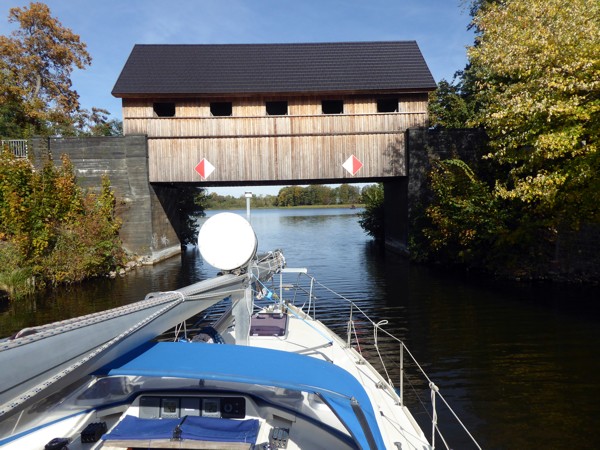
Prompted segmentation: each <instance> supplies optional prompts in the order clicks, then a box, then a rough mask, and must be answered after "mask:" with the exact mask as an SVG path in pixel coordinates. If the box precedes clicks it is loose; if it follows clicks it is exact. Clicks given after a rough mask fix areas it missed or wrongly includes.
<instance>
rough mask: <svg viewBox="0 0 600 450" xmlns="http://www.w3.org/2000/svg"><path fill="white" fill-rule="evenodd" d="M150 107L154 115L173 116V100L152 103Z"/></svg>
mask: <svg viewBox="0 0 600 450" xmlns="http://www.w3.org/2000/svg"><path fill="white" fill-rule="evenodd" d="M152 109H153V110H154V115H155V116H156V117H175V102H159V103H153V104H152Z"/></svg>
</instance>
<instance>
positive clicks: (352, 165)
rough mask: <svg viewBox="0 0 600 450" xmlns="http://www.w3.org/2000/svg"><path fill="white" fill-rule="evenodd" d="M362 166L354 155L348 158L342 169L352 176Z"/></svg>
mask: <svg viewBox="0 0 600 450" xmlns="http://www.w3.org/2000/svg"><path fill="white" fill-rule="evenodd" d="M362 166H363V163H362V162H361V161H360V159H358V158H357V157H356V156H354V155H352V156H350V158H348V159H347V160H346V162H344V164H342V167H343V168H344V169H346V170H347V171H348V173H349V174H350V175H352V176H354V175H356V172H358V171H359V170H360V168H361V167H362Z"/></svg>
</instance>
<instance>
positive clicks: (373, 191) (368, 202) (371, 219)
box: [358, 183, 385, 241]
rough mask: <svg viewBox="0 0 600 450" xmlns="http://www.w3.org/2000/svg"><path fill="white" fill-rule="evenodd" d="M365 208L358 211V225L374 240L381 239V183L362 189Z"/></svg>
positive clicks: (382, 224) (382, 214) (382, 232)
mask: <svg viewBox="0 0 600 450" xmlns="http://www.w3.org/2000/svg"><path fill="white" fill-rule="evenodd" d="M362 201H363V203H364V204H365V210H364V211H363V212H361V213H360V218H359V219H358V223H359V225H360V226H361V227H362V229H363V230H365V232H366V233H367V234H368V235H369V236H371V237H372V238H373V239H375V240H376V241H382V240H383V239H384V237H385V233H384V231H385V230H384V212H385V209H384V205H383V184H382V183H378V184H372V185H369V186H365V187H364V188H363V191H362Z"/></svg>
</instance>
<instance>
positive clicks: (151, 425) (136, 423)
mask: <svg viewBox="0 0 600 450" xmlns="http://www.w3.org/2000/svg"><path fill="white" fill-rule="evenodd" d="M182 422H183V423H182ZM178 425H180V428H181V435H180V436H179V437H180V438H181V439H182V440H195V441H210V442H248V443H251V444H255V443H256V438H257V437H258V428H259V425H258V420H256V419H250V420H228V419H218V418H213V417H192V416H188V417H186V418H185V420H184V421H182V419H160V420H158V419H140V418H139V417H134V416H125V417H124V418H123V420H122V421H121V422H120V423H119V424H118V425H117V426H116V427H115V428H114V429H113V430H112V431H111V432H110V433H108V434H105V435H104V436H102V439H103V440H105V441H111V440H113V441H120V440H124V441H126V440H149V439H167V440H168V439H171V438H172V437H173V430H175V428H176V427H177V426H178Z"/></svg>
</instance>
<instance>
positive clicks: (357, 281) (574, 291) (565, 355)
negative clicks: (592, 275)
mask: <svg viewBox="0 0 600 450" xmlns="http://www.w3.org/2000/svg"><path fill="white" fill-rule="evenodd" d="M238 213H239V214H241V215H244V214H245V211H238ZM211 214H214V212H211V213H210V214H209V216H210V215H211ZM251 222H252V225H253V227H254V229H255V232H256V235H257V238H258V242H259V250H265V251H267V250H273V249H277V248H280V249H282V250H283V251H284V254H285V256H286V259H287V262H288V267H307V268H308V269H309V272H310V273H311V274H312V275H313V276H315V278H316V279H317V280H318V281H320V282H321V283H323V284H324V285H326V286H327V287H329V288H331V289H332V290H334V291H337V292H340V293H342V294H344V295H345V296H346V297H347V298H349V299H352V300H356V301H357V302H358V304H359V305H360V306H361V308H363V309H364V310H365V311H367V312H368V314H369V315H371V316H372V318H373V320H375V321H379V320H383V319H386V320H388V321H389V323H388V325H386V326H385V329H386V330H388V331H389V332H391V333H393V334H394V335H396V336H398V337H399V338H401V339H403V340H404V342H405V343H406V345H407V346H408V348H409V349H410V350H411V352H412V353H413V354H414V356H415V357H416V358H417V360H418V361H419V362H420V363H421V365H422V366H423V368H424V369H425V370H426V371H427V372H428V374H429V376H430V378H431V379H432V380H433V381H434V382H435V383H436V385H437V386H438V387H439V388H440V391H441V393H442V394H443V395H444V397H445V399H446V400H447V401H448V402H449V403H450V404H451V405H452V407H453V408H454V409H455V411H456V412H457V413H458V415H459V417H460V418H461V420H462V421H463V422H464V423H465V425H467V427H468V428H469V430H470V431H471V432H472V434H473V435H474V436H475V437H476V438H477V440H478V441H479V443H480V444H481V446H482V448H485V449H537V448H548V449H570V448H578V449H587V448H589V449H592V448H597V447H598V446H600V434H599V433H598V430H599V429H600V403H599V400H600V351H599V349H600V327H599V325H600V307H599V306H597V303H598V299H600V295H599V294H600V290H599V289H598V288H587V289H586V288H574V287H557V286H548V285H543V286H541V285H529V284H528V285H517V284H510V283H497V282H492V281H489V280H482V279H478V278H477V277H476V276H474V275H473V276H469V275H466V276H465V275H464V274H461V273H452V272H448V271H445V270H442V269H435V268H434V269H432V268H426V267H423V266H418V265H414V264H409V263H408V262H407V261H406V260H404V259H403V258H400V257H397V256H395V255H393V254H390V253H388V252H385V251H384V250H382V249H380V248H378V247H377V246H375V245H373V243H372V242H371V240H370V239H369V238H368V236H366V235H365V234H364V232H363V231H362V229H361V228H360V226H359V225H358V218H357V215H356V210H350V209H302V210H254V211H252V217H251ZM215 273H216V271H215V269H213V268H211V267H210V266H208V265H207V264H205V263H204V262H203V261H202V258H201V257H200V255H199V254H198V251H197V250H196V249H195V248H189V249H188V250H187V251H185V252H184V253H183V254H182V256H181V257H180V258H179V257H176V258H172V259H170V260H168V261H166V262H163V263H161V264H159V265H157V266H155V267H143V268H139V269H137V270H136V271H134V272H131V273H129V274H128V275H127V276H125V277H123V278H118V279H116V280H108V279H103V280H97V281H94V282H91V283H86V284H83V285H81V286H74V287H71V288H69V289H61V290H57V291H55V292H53V293H52V294H49V295H48V294H46V295H45V296H43V297H42V296H40V297H38V298H34V299H29V300H27V301H24V302H20V303H17V304H7V303H4V304H1V303H0V336H8V335H10V334H12V333H14V332H15V331H17V330H20V329H22V328H24V327H27V326H34V325H37V324H42V323H47V322H51V321H56V320H61V319H65V318H68V317H73V316H77V315H82V314H87V313H90V312H93V311H98V310H103V309H107V308H112V307H116V306H119V305H122V304H126V303H131V302H133V301H137V300H140V299H142V298H144V296H145V295H146V293H148V292H156V291H166V290H173V289H176V288H178V287H182V286H185V285H187V284H190V283H192V282H196V281H200V280H202V279H205V278H208V277H211V276H214V275H215ZM332 304H333V303H331V302H330V301H329V300H328V299H324V301H323V302H321V303H319V305H320V306H319V309H318V310H317V316H318V318H319V319H321V320H323V321H324V322H326V323H327V324H328V325H329V326H332V327H334V328H335V329H336V331H338V330H339V331H340V332H342V331H344V330H345V326H346V324H345V321H346V320H347V311H340V310H339V308H335V307H332V306H330V305H332ZM359 331H360V330H359ZM386 345H387V344H386V341H385V340H384V339H383V340H382V353H384V354H387V355H388V356H390V357H391V358H392V359H393V358H397V359H399V357H398V356H397V354H398V350H397V347H396V346H393V347H392V346H391V345H390V347H389V348H387V349H386V348H385V346H386ZM57 351H59V350H58V349H57ZM1 371H2V368H0V376H1ZM413 372H414V366H410V365H408V366H407V377H406V378H408V379H409V381H410V379H411V378H413ZM398 375H399V371H398V368H397V360H396V365H395V366H393V367H392V368H391V372H390V378H391V379H392V380H396V379H398ZM412 384H413V389H411V390H408V389H405V395H406V403H407V404H408V405H409V406H410V407H411V408H412V407H415V408H416V407H417V406H418V404H419V403H420V402H423V403H424V404H425V406H426V407H427V408H429V409H430V408H431V405H430V402H429V398H430V391H429V389H428V386H427V383H424V382H419V381H416V380H415V381H414V382H413V383H412ZM437 404H438V408H437V409H438V410H439V419H438V421H439V423H440V427H441V428H442V429H443V430H444V432H445V433H446V434H447V437H448V440H449V445H450V446H451V448H453V449H455V450H457V449H470V448H474V447H473V446H472V445H471V444H470V443H469V440H468V438H467V437H466V436H465V435H464V434H463V433H462V432H461V431H460V428H459V427H458V426H456V425H455V422H451V421H450V418H449V417H448V414H447V413H446V412H444V411H443V409H442V407H441V405H440V404H439V402H438V403H437ZM416 417H417V420H418V421H419V422H420V424H421V426H422V427H423V429H424V431H425V432H426V434H428V435H430V433H431V425H430V422H429V417H428V416H427V414H422V413H418V414H416ZM436 447H437V448H444V445H443V444H442V443H441V442H440V441H439V438H438V440H437V445H436Z"/></svg>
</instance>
